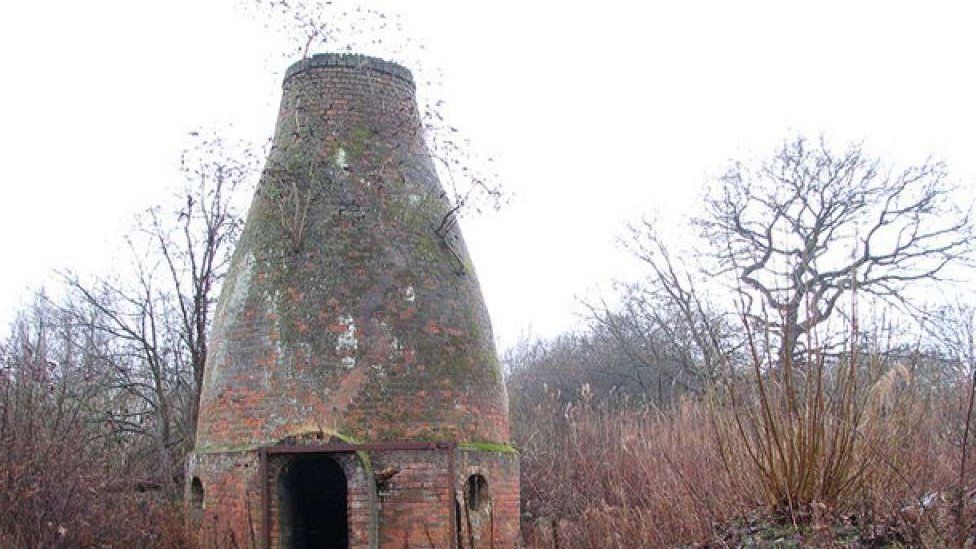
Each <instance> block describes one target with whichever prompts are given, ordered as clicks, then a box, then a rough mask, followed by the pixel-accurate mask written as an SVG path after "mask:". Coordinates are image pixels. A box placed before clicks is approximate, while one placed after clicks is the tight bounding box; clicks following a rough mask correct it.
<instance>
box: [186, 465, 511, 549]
mask: <svg viewBox="0 0 976 549" xmlns="http://www.w3.org/2000/svg"><path fill="white" fill-rule="evenodd" d="M293 457H294V456H290V455H274V456H269V458H268V477H269V486H270V490H269V494H270V497H271V501H270V509H271V514H270V517H271V522H270V526H271V528H270V531H271V535H270V540H271V547H275V548H277V547H281V546H282V545H281V543H280V540H281V539H282V533H281V525H282V516H281V511H280V501H279V497H280V494H279V492H278V489H277V485H278V479H279V478H280V475H281V473H282V469H283V468H284V467H285V466H286V464H287V463H288V461H289V460H290V459H293ZM330 457H332V458H333V459H335V460H336V462H338V463H339V464H340V465H341V466H342V468H343V471H344V472H345V474H346V479H347V481H348V485H347V488H348V496H347V513H348V521H349V533H350V547H351V548H353V549H367V548H370V547H379V548H389V549H403V548H418V549H419V548H423V549H429V548H430V547H431V545H433V546H434V547H445V548H446V547H461V548H464V549H475V548H488V547H494V548H496V549H508V548H512V547H517V546H518V542H519V530H518V525H519V486H518V479H519V474H518V473H519V471H518V458H517V456H516V455H515V454H511V453H501V452H484V451H473V450H458V451H455V452H454V482H453V486H451V488H450V489H449V487H448V471H449V468H450V466H449V463H448V461H449V460H448V455H447V453H446V452H444V451H442V450H422V451H418V450H410V451H385V452H369V462H370V464H371V469H372V471H382V470H385V469H387V468H388V467H396V468H397V469H398V470H399V472H398V473H397V474H396V475H394V476H393V477H392V478H390V479H389V480H388V481H386V482H385V483H383V484H381V485H380V486H379V488H377V487H376V485H375V484H371V483H372V482H373V480H374V479H373V477H372V475H371V473H368V472H367V471H366V469H365V468H364V465H363V462H362V459H361V458H360V457H359V456H357V455H355V454H330ZM189 473H190V475H191V476H192V477H196V478H199V479H200V480H201V482H202V483H203V486H204V490H205V501H204V513H203V515H204V518H203V524H202V525H201V526H200V527H199V528H198V529H197V530H198V536H199V539H200V540H201V542H202V545H203V546H205V547H213V546H217V547H224V546H231V545H234V544H236V545H237V546H239V547H242V548H250V547H262V544H263V540H264V533H263V530H262V527H263V522H262V518H263V516H262V513H261V509H262V507H261V484H260V478H259V463H258V459H257V455H256V454H255V453H252V452H247V453H236V454H210V455H206V456H202V457H201V458H198V459H197V460H196V461H195V462H193V463H191V465H190V471H189ZM474 474H479V475H481V476H483V477H484V478H485V480H486V481H487V486H488V493H487V494H483V496H485V497H486V498H487V499H488V504H487V505H486V506H485V507H484V508H483V510H482V511H480V512H473V511H471V510H470V509H468V508H467V497H468V496H467V494H466V486H467V481H468V477H469V476H471V475H474ZM452 495H453V497H454V498H455V499H452ZM455 501H456V503H457V507H455V508H454V509H456V510H459V511H460V514H459V515H457V516H456V517H455V516H454V514H453V513H454V511H453V510H452V506H453V505H454V504H455ZM455 520H457V523H455ZM455 524H459V525H460V530H456V529H455V528H456V526H455ZM472 525H473V528H472ZM456 540H459V541H460V544H458V543H457V541H456ZM472 540H474V541H475V543H474V544H473V545H472V543H471V541H472ZM490 540H493V542H492V541H490Z"/></svg>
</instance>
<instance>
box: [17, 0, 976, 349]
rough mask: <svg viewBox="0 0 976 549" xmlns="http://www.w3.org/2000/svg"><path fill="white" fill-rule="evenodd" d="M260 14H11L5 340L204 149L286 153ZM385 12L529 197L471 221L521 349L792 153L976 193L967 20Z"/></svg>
mask: <svg viewBox="0 0 976 549" xmlns="http://www.w3.org/2000/svg"><path fill="white" fill-rule="evenodd" d="M238 1H239V0H168V1H166V2H146V1H141V0H118V1H115V0H91V1H85V2H79V1H74V0H63V1H43V0H31V1H25V2H14V1H9V0H8V1H5V2H3V3H2V7H0V70H2V75H3V76H2V82H0V122H2V124H0V155H2V156H0V158H2V160H3V162H2V171H0V239H2V240H0V242H2V250H3V254H2V256H0V257H2V260H0V322H6V321H8V320H9V319H10V318H11V316H12V312H13V311H14V310H15V309H16V307H18V306H19V305H21V304H22V303H23V302H24V300H25V296H26V295H27V292H28V290H29V289H31V288H36V287H38V286H40V285H43V284H45V283H46V281H49V280H50V278H49V273H51V271H52V270H53V269H56V268H63V267H72V268H76V269H81V270H86V269H87V270H94V271H97V270H99V269H102V268H104V266H107V265H111V264H112V262H113V257H112V254H113V253H114V250H115V246H114V244H113V243H114V242H117V240H118V237H119V234H120V233H121V232H124V231H125V230H126V227H127V225H128V224H129V223H130V221H131V218H132V216H133V215H134V214H135V213H136V212H137V211H138V210H140V209H142V208H145V207H146V206H149V205H151V204H153V203H155V202H158V201H160V200H161V199H162V197H163V196H165V195H166V193H167V189H172V188H173V186H175V185H176V184H177V183H178V180H177V179H176V162H177V159H178V155H179V152H180V150H181V149H182V147H184V146H185V145H187V144H188V140H187V133H188V132H189V131H191V130H194V129H197V128H209V127H224V126H227V125H229V124H232V125H233V126H234V128H235V130H234V131H236V132H239V134H240V136H242V137H245V138H248V139H253V140H255V141H263V140H264V139H266V138H267V137H268V136H269V134H270V132H271V131H272V130H273V125H274V120H275V115H276V111H277V108H278V105H277V101H278V93H279V90H280V78H281V72H282V70H283V69H284V67H285V66H286V65H287V64H288V62H289V61H288V60H286V59H283V58H282V57H280V55H277V54H276V52H277V51H279V50H280V49H281V44H280V43H279V42H277V41H276V38H275V37H274V35H273V34H269V33H267V32H263V31H262V27H261V26H260V25H259V24H258V23H257V22H256V21H255V20H254V19H253V17H250V16H247V15H245V14H243V13H242V12H241V10H240V9H238V8H237V7H235V6H236V2H238ZM364 4H369V5H378V6H380V7H381V9H385V10H387V11H388V12H391V13H400V14H401V16H402V17H401V19H402V21H403V22H404V24H405V26H406V28H407V30H406V33H407V34H408V35H410V36H412V37H414V38H417V39H419V40H421V41H422V42H423V43H424V44H425V49H424V50H423V54H422V57H421V59H422V60H423V63H424V65H425V69H424V70H427V71H430V70H431V69H439V70H441V71H442V73H443V77H442V80H443V85H442V87H441V88H440V89H439V90H438V92H437V93H439V94H441V95H442V96H443V97H444V98H445V99H446V100H447V103H448V114H449V116H450V119H451V121H452V122H453V123H454V125H456V126H459V127H461V128H462V129H463V131H464V133H465V134H466V135H467V136H468V137H470V138H471V139H472V140H473V141H474V143H475V146H476V147H477V149H478V150H479V151H480V152H481V153H483V154H484V155H486V156H492V157H494V158H496V164H497V166H496V167H497V170H498V172H499V175H500V177H501V181H502V183H503V184H504V185H505V187H506V189H507V190H508V191H509V192H510V193H511V194H512V195H513V200H512V202H511V203H510V204H509V205H508V206H507V207H505V208H504V209H502V210H501V211H499V212H497V213H492V214H489V215H484V216H481V217H477V218H472V219H467V220H466V221H465V224H464V230H465V233H466V237H467V240H468V246H469V248H470V249H471V252H472V255H473V256H474V261H475V264H476V267H477V269H478V273H479V277H480V279H481V283H482V288H483V290H484V292H485V296H486V299H487V302H488V306H489V309H490V312H491V315H492V318H493V323H494V326H495V331H496V335H498V336H499V339H500V342H501V343H502V345H508V344H511V343H513V342H514V341H515V340H516V339H517V338H518V337H520V335H523V334H532V335H535V336H551V335H554V334H556V333H559V332H560V331H562V330H565V329H570V328H572V327H573V326H575V325H576V324H577V322H578V321H579V319H578V317H577V313H578V311H579V309H580V307H579V305H578V298H579V297H581V296H585V295H595V294H599V292H600V291H601V288H606V286H607V284H608V283H609V282H610V281H611V280H612V279H614V278H632V277H633V276H636V275H637V274H639V273H638V271H637V270H635V268H634V264H633V262H632V261H631V260H629V259H628V257H627V255H626V253H625V252H623V251H622V250H621V249H620V247H619V246H618V245H617V244H616V241H617V239H618V237H619V236H621V235H622V234H623V233H624V225H625V223H626V222H628V221H633V220H636V219H638V218H639V216H640V215H641V214H643V213H647V212H654V211H656V212H658V214H659V216H660V217H663V218H664V219H665V220H667V221H669V222H673V223H672V224H673V225H675V226H677V224H678V223H679V222H680V221H681V219H682V216H684V215H687V213H688V212H689V211H691V210H692V209H693V208H694V206H695V201H696V198H697V197H698V194H697V193H698V189H699V188H700V185H701V184H702V183H703V182H704V181H705V180H706V178H708V177H709V176H710V175H714V174H715V173H717V172H719V171H721V169H722V168H723V166H725V165H726V163H727V162H728V161H729V160H730V159H732V158H753V157H758V156H764V155H766V154H768V153H769V152H770V151H771V149H772V148H773V147H774V146H775V145H776V144H777V143H780V142H781V141H782V140H783V139H784V137H786V136H787V135H791V134H793V133H796V132H801V133H805V134H808V135H812V136H816V135H818V134H820V133H825V134H826V135H827V136H829V137H830V138H831V139H832V140H833V141H835V142H838V143H843V142H845V141H847V140H864V141H865V143H866V146H867V148H868V149H869V150H870V151H872V152H874V153H875V154H878V155H880V156H883V157H885V158H887V159H889V160H893V161H896V162H901V163H910V162H917V161H919V160H921V159H923V158H924V157H926V156H928V155H932V156H935V157H937V158H941V159H943V160H945V161H946V162H947V163H948V165H949V168H950V170H951V171H952V173H953V174H954V176H955V177H956V178H957V179H959V180H961V181H963V182H965V183H966V184H968V185H971V184H972V183H973V182H974V181H976V107H974V102H976V70H974V69H976V8H972V7H969V6H970V5H971V4H970V3H968V2H934V1H925V2H904V3H900V2H892V1H884V2H868V1H857V2H854V1H844V2H834V1H818V2H788V1H775V2H773V1H771V2H751V1H737V2H636V1H619V0H604V1H601V2H541V1H540V2H527V1H506V0H495V1H492V2H461V1H437V2H434V1H424V0H410V1H409V2H407V1H400V2H392V1H388V2H382V3H380V4H373V3H368V2H364ZM365 53H382V52H369V51H367V52H365ZM411 68H416V67H411ZM424 86H425V83H424V82H423V81H421V82H419V88H420V90H419V91H420V92H421V93H424V92H425V89H424ZM47 283H49V282H47Z"/></svg>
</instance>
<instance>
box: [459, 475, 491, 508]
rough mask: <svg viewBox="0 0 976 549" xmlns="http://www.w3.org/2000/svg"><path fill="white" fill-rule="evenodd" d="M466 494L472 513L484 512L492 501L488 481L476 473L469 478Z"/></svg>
mask: <svg viewBox="0 0 976 549" xmlns="http://www.w3.org/2000/svg"><path fill="white" fill-rule="evenodd" d="M464 492H465V494H464V495H465V499H467V504H468V509H469V510H471V511H482V510H484V509H486V508H487V507H488V502H489V501H491V494H490V493H489V492H488V481H487V480H485V477H483V476H481V475H480V474H477V473H476V474H473V475H471V476H469V477H468V482H467V485H466V486H465V491H464Z"/></svg>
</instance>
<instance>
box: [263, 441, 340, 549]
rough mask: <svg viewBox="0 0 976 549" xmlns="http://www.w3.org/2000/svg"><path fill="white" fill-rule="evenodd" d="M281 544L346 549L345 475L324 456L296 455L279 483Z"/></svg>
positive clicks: (290, 547)
mask: <svg viewBox="0 0 976 549" xmlns="http://www.w3.org/2000/svg"><path fill="white" fill-rule="evenodd" d="M278 497H279V500H278V501H279V502H280V505H281V523H280V524H281V541H282V546H283V547H287V548H288V549H347V548H348V547H349V522H348V519H347V509H346V475H345V473H344V472H343V471H342V467H340V466H339V464H338V463H336V462H335V460H333V459H332V458H330V457H328V456H324V455H307V456H298V457H296V458H295V459H294V460H293V461H292V462H291V463H289V464H288V465H287V466H286V468H285V469H284V470H283V471H282V472H281V476H280V477H279V480H278Z"/></svg>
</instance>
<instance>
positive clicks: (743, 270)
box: [696, 137, 973, 360]
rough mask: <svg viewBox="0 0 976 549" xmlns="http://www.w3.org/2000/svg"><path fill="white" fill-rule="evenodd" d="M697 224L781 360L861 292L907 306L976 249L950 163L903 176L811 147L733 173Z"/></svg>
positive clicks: (787, 150)
mask: <svg viewBox="0 0 976 549" xmlns="http://www.w3.org/2000/svg"><path fill="white" fill-rule="evenodd" d="M696 223H697V224H698V226H699V227H700V228H701V231H702V235H703V237H704V239H705V240H706V241H707V243H708V244H709V246H710V251H711V254H712V257H713V258H714V259H715V260H717V262H718V265H719V268H718V272H724V273H731V274H733V275H734V277H735V279H736V280H737V283H738V285H739V288H740V289H741V290H742V292H743V294H742V295H743V297H744V302H743V303H744V308H745V309H746V312H747V314H748V315H750V317H751V319H752V320H753V321H755V322H758V323H760V325H762V326H764V327H765V328H766V329H768V332H769V333H771V334H775V336H776V337H778V339H779V353H778V356H779V358H780V359H781V360H783V359H790V360H792V359H793V358H795V357H796V352H797V345H798V344H799V343H800V342H801V338H804V336H806V335H808V334H810V333H811V330H812V329H813V328H814V327H816V326H818V325H820V324H822V323H823V322H825V321H826V320H827V319H828V318H830V317H831V315H832V314H833V313H834V312H835V311H836V310H837V305H838V303H839V302H841V298H842V296H844V295H845V294H846V293H848V292H850V291H851V290H852V289H854V288H856V289H857V291H858V292H860V293H861V295H867V294H870V295H874V296H878V297H881V298H883V299H886V300H890V301H895V302H900V303H907V302H908V301H909V298H908V297H907V294H906V289H907V288H908V287H909V286H910V285H913V284H915V285H917V284H918V283H919V282H920V281H938V280H942V278H943V275H944V274H946V273H947V271H948V269H949V267H950V266H952V265H954V264H960V263H964V262H966V261H968V259H969V255H970V253H971V252H972V249H973V239H972V236H973V232H972V223H971V217H970V211H969V209H968V208H965V207H959V205H958V204H957V203H956V196H955V194H954V189H953V187H952V186H951V185H950V184H949V182H948V180H947V175H946V170H945V167H944V166H943V165H942V164H941V163H938V162H932V161H925V162H923V163H922V164H920V165H917V166H910V167H908V168H905V169H902V170H894V169H892V168H889V167H885V166H884V165H883V164H882V163H881V162H880V160H878V159H876V158H871V157H869V156H867V155H866V154H865V152H864V151H863V150H862V147H861V146H860V145H852V146H849V147H848V148H846V149H844V150H841V151H837V150H835V149H831V148H830V147H829V146H828V145H827V144H826V143H825V141H824V140H823V139H821V140H820V141H819V142H818V143H810V142H809V141H807V140H806V139H804V138H802V137H801V138H796V139H793V140H791V141H789V142H787V143H785V144H784V145H783V147H782V148H781V149H780V150H779V151H777V152H776V154H774V155H773V156H772V158H770V159H768V160H766V161H764V162H761V163H759V164H758V165H746V164H742V163H735V164H733V165H732V166H731V167H730V168H729V170H728V171H727V172H726V173H725V174H724V175H723V176H722V177H721V178H720V179H719V181H718V185H717V186H715V187H714V189H713V191H712V192H711V195H710V196H709V197H708V199H707V202H706V208H705V211H704V213H703V214H702V215H701V216H700V217H699V218H698V219H697V220H696Z"/></svg>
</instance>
